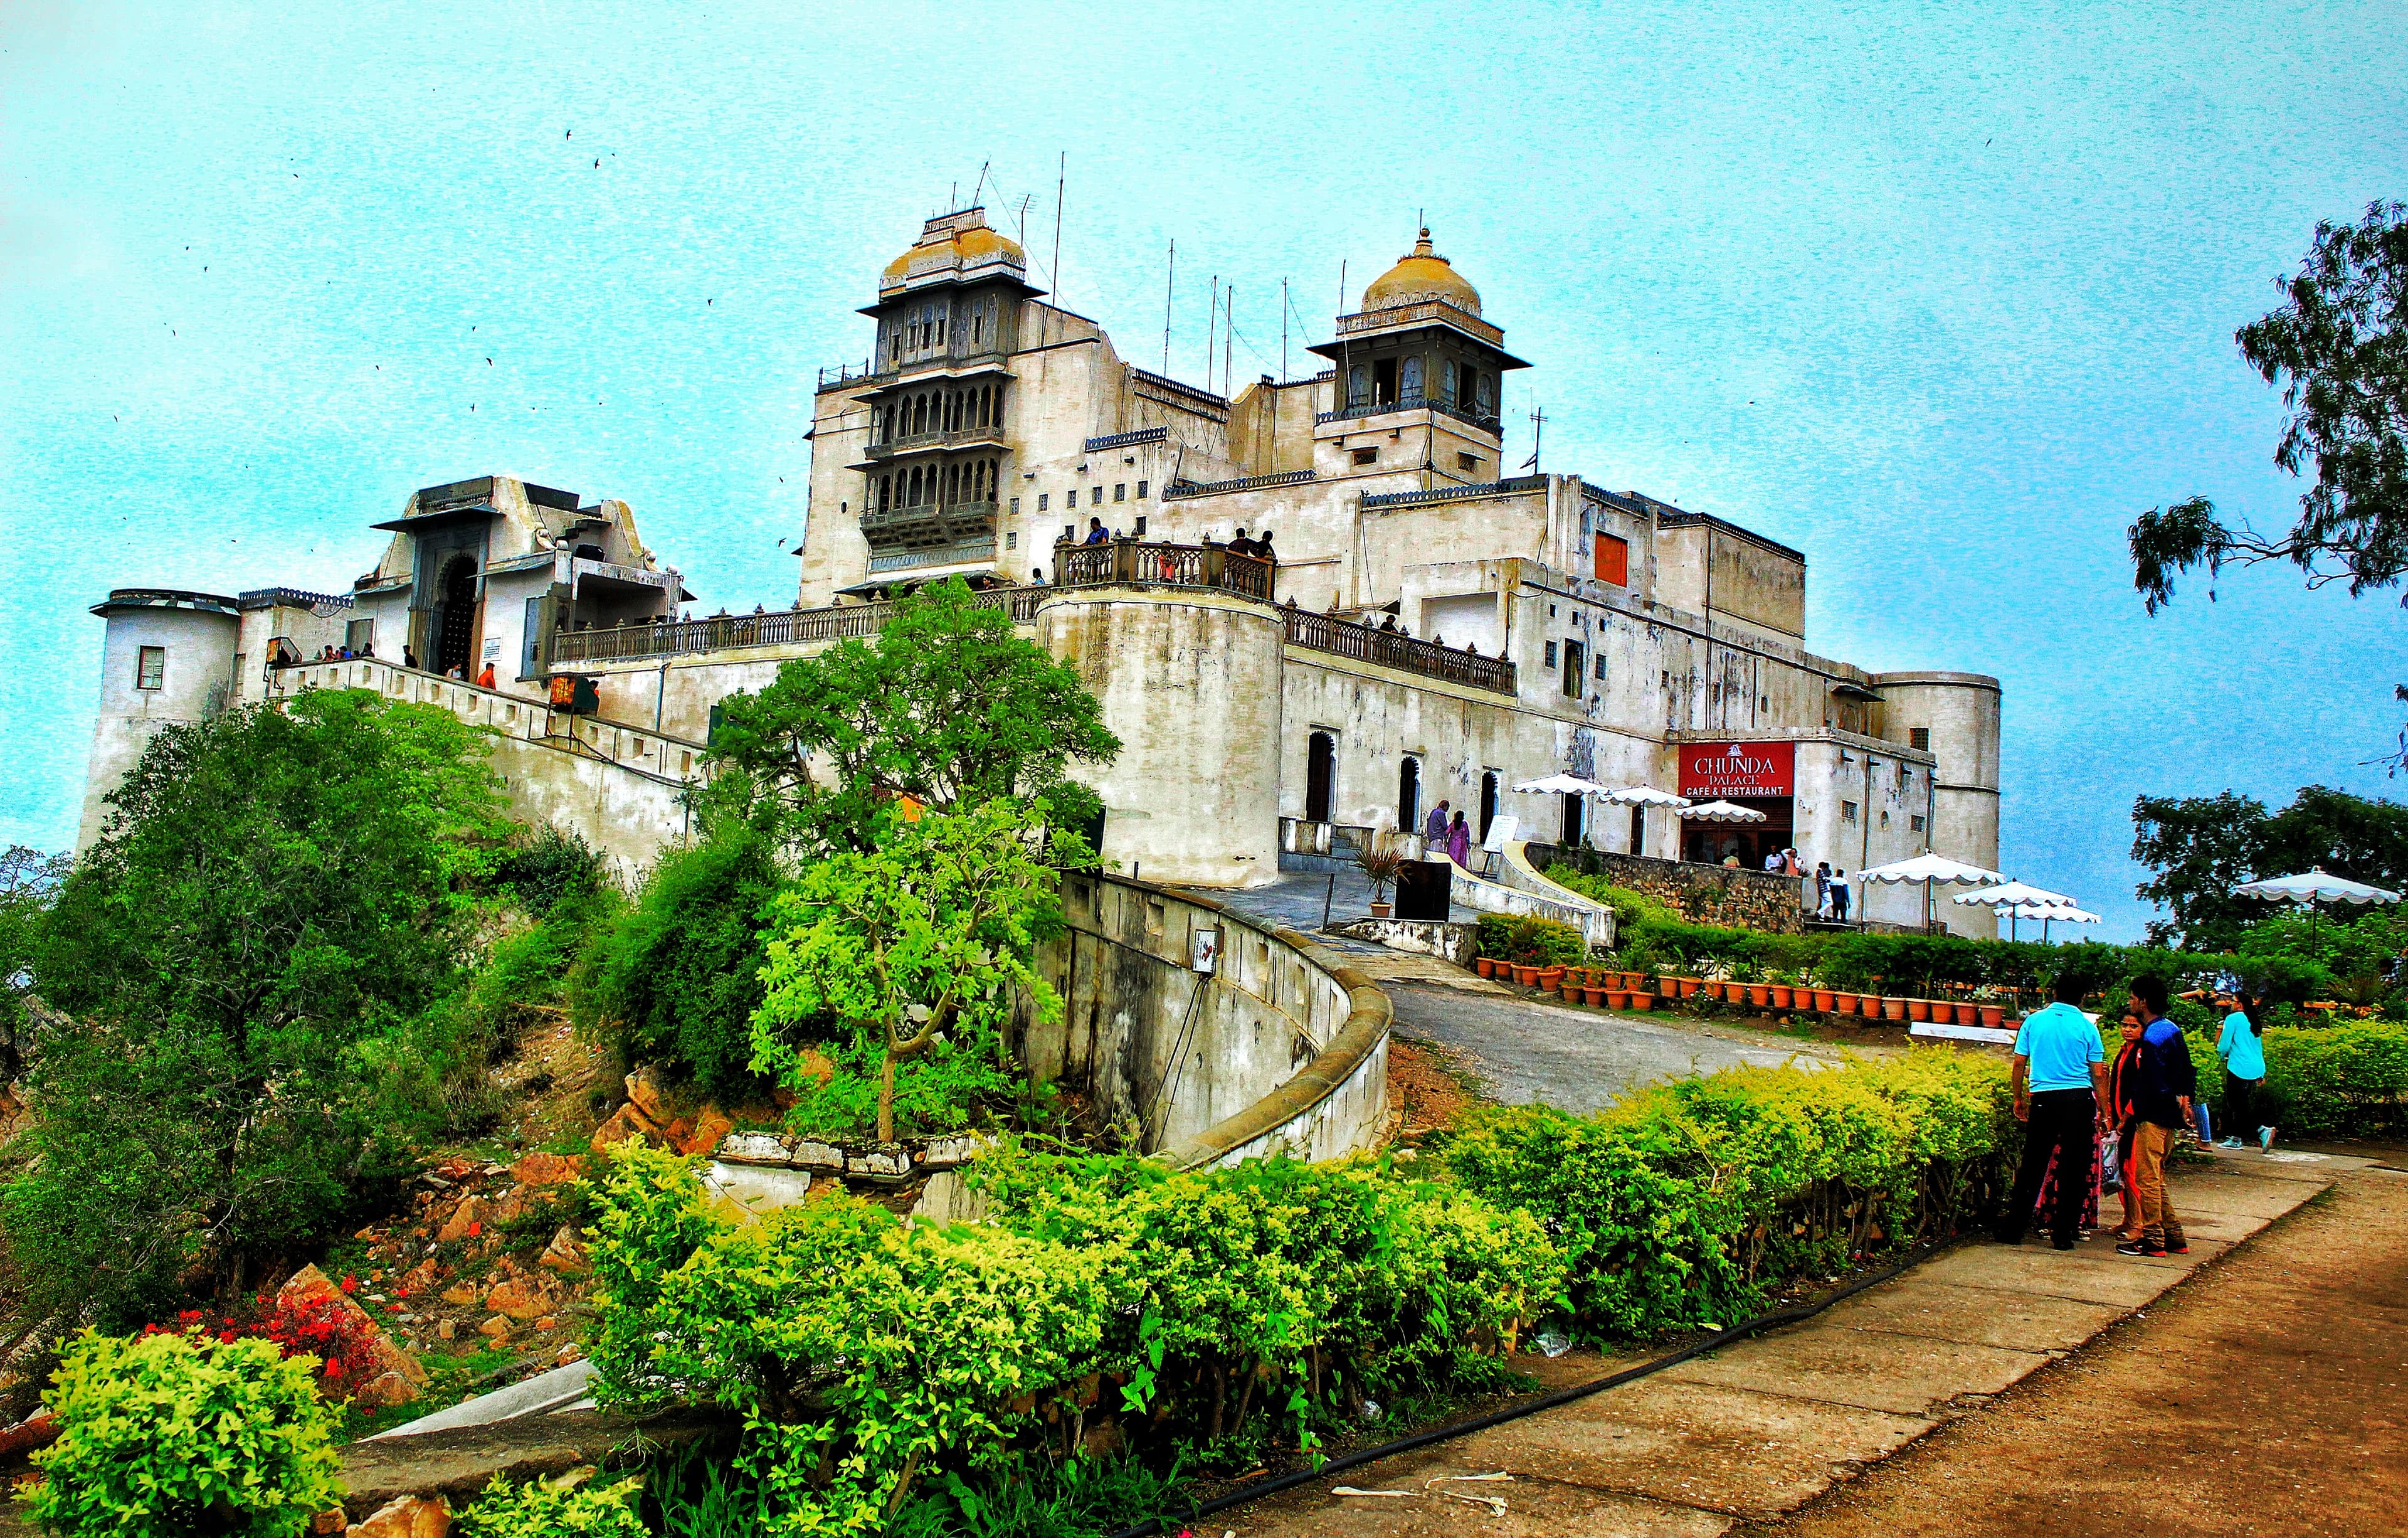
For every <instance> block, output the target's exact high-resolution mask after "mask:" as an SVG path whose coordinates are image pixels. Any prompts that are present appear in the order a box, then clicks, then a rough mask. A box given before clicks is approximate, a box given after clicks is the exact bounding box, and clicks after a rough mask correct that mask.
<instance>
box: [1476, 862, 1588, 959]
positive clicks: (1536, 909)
mask: <svg viewBox="0 0 2408 1538" xmlns="http://www.w3.org/2000/svg"><path fill="white" fill-rule="evenodd" d="M1507 849H1508V852H1509V854H1510V852H1511V849H1512V846H1511V845H1508V846H1507ZM1447 863H1448V864H1450V865H1454V864H1455V862H1454V861H1453V860H1452V859H1450V860H1449V861H1448V862H1447ZM1511 869H1512V862H1511V861H1510V860H1499V861H1498V873H1499V875H1503V874H1505V872H1507V871H1508V870H1511ZM1540 886H1544V887H1546V888H1547V890H1545V891H1540V890H1537V888H1538V887H1540ZM1455 901H1456V902H1459V903H1461V904H1462V905H1463V906H1464V907H1466V908H1470V909H1474V910H1477V911H1478V912H1480V913H1525V914H1529V915H1531V916H1533V917H1537V918H1550V919H1553V920H1555V922H1556V923H1558V924H1569V925H1570V926H1571V927H1573V928H1575V929H1578V930H1579V931H1580V932H1581V938H1582V939H1583V940H1584V941H1586V942H1587V943H1588V944H1589V945H1590V946H1591V947H1592V948H1602V949H1606V950H1611V949H1613V909H1611V908H1608V907H1606V906H1604V905H1603V904H1602V903H1596V902H1591V901H1590V900H1589V899H1588V898H1584V897H1582V896H1581V895H1580V894H1579V893H1577V892H1570V891H1566V890H1565V889H1564V888H1562V887H1560V886H1557V885H1555V883H1553V882H1540V881H1532V882H1530V883H1528V884H1526V885H1512V884H1509V883H1508V882H1507V881H1501V880H1500V881H1491V880H1490V879H1489V878H1487V877H1486V876H1483V875H1481V874H1479V873H1478V872H1476V871H1472V870H1465V869H1464V868H1463V867H1462V866H1460V865H1455Z"/></svg>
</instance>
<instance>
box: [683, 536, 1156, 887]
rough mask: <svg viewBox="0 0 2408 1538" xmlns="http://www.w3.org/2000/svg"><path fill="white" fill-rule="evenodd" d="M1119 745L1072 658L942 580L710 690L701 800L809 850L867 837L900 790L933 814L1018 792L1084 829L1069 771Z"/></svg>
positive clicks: (1057, 819)
mask: <svg viewBox="0 0 2408 1538" xmlns="http://www.w3.org/2000/svg"><path fill="white" fill-rule="evenodd" d="M1120 746H1121V745H1120V740H1119V739H1118V738H1115V737H1114V736H1113V735H1112V734H1111V732H1110V731H1108V730H1106V729H1105V727H1104V725H1103V711H1102V707H1101V706H1100V705H1099V704H1098V703H1097V700H1096V697H1094V696H1093V695H1091V694H1089V693H1088V692H1087V689H1086V686H1085V685H1084V684H1083V683H1082V682H1081V680H1080V678H1079V674H1078V670H1077V669H1076V668H1070V667H1068V666H1067V665H1066V664H1063V663H1060V662H1057V661H1055V660H1054V658H1053V657H1052V656H1051V655H1049V654H1047V653H1046V651H1045V649H1044V648H1043V647H1041V646H1039V645H1037V644H1036V643H1034V642H1032V641H1027V640H1022V639H1021V638H1019V637H1017V636H1015V635H1013V634H1012V630H1011V616H1010V615H1008V614H1006V613H1005V612H1004V611H1001V610H999V609H986V608H981V607H979V606H978V605H977V604H975V603H973V602H972V601H971V598H970V592H969V589H968V587H967V586H966V585H964V584H963V582H961V581H960V579H958V578H955V579H953V580H952V581H950V582H943V583H941V584H939V585H938V586H936V587H934V588H930V589H926V590H924V591H923V592H922V593H920V594H919V595H918V596H916V597H909V598H906V599H904V600H903V601H902V603H901V605H900V607H898V609H897V610H896V614H895V617H894V618H892V619H891V620H889V621H887V622H886V624H885V625H884V626H883V627H882V629H881V630H880V631H879V634H878V639H877V640H876V641H875V642H874V643H867V642H863V641H860V640H846V641H843V642H840V643H839V644H838V645H836V646H834V647H832V648H830V649H829V650H828V651H825V652H823V653H821V654H818V655H817V656H812V657H803V658H799V659H797V660H796V661H793V662H789V663H787V664H785V665H784V666H783V667H781V668H779V669H778V677H777V680H776V682H775V683H771V684H770V685H769V686H768V687H767V688H766V689H764V690H762V691H761V692H760V693H758V694H739V695H735V696H732V697H729V698H727V699H726V700H724V701H722V703H721V711H720V719H719V724H718V726H716V727H715V728H714V730H713V733H712V739H711V753H712V756H713V758H714V760H715V761H716V763H717V764H718V765H719V766H720V768H721V769H722V770H723V772H722V773H720V774H719V775H717V776H715V778H714V783H713V789H712V790H711V791H710V793H708V794H709V795H710V797H711V798H713V804H712V805H711V806H710V807H709V808H708V809H707V811H708V812H710V814H711V815H715V816H719V817H725V816H728V815H735V816H738V817H743V818H746V819H748V820H752V821H755V822H759V823H765V824H767V825H770V826H776V827H777V828H778V829H779V831H780V833H781V836H783V837H786V838H790V839H793V840H795V841H797V842H798V843H800V844H801V845H802V846H804V847H805V848H806V849H807V850H816V849H822V848H826V849H851V850H854V851H864V850H867V849H869V848H870V847H872V845H873V844H874V843H875V842H876V833H875V827H876V824H877V822H878V819H879V817H880V815H881V814H882V812H883V810H884V809H885V808H887V807H888V806H890V805H891V804H893V802H894V800H895V798H896V797H904V796H908V797H910V798H912V799H913V800H916V801H919V802H921V803H923V804H925V805H926V806H929V807H932V808H934V809H935V810H937V811H938V812H954V811H958V810H961V809H963V808H967V807H973V806H977V805H979V804H981V803H982V802H985V801H988V800H991V799H994V798H996V797H1011V798H1019V799H1022V800H1025V801H1028V802H1031V803H1033V804H1037V805H1039V806H1041V807H1042V808H1043V809H1044V812H1045V814H1046V816H1047V817H1048V818H1049V819H1050V820H1051V821H1052V822H1053V823H1054V825H1055V826H1068V827H1077V826H1086V825H1087V823H1088V822H1089V821H1090V820H1091V819H1092V818H1093V817H1094V815H1095V814H1096V812H1097V811H1098V810H1099V808H1100V803H1099V802H1098V801H1097V798H1096V795H1095V792H1094V791H1092V790H1090V789H1088V788H1087V787H1086V786H1084V785H1082V784H1080V783H1077V782H1076V781H1074V780H1071V779H1070V778H1068V775H1069V770H1070V767H1071V766H1072V765H1073V764H1104V763H1110V762H1111V760H1112V758H1113V757H1114V756H1116V755H1118V754H1119V752H1120ZM724 771H733V772H724Z"/></svg>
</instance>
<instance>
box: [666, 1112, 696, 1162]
mask: <svg viewBox="0 0 2408 1538" xmlns="http://www.w3.org/2000/svg"><path fill="white" fill-rule="evenodd" d="M693 1136H694V1118H693V1117H692V1116H680V1117H678V1118H677V1119H676V1120H674V1121H670V1122H665V1123H663V1124H662V1126H661V1141H662V1142H664V1143H667V1144H668V1145H669V1146H670V1147H672V1148H674V1149H676V1150H677V1151H678V1152H679V1153H681V1154H682V1153H684V1152H686V1146H685V1144H686V1140H687V1139H688V1138H691V1137H693Z"/></svg>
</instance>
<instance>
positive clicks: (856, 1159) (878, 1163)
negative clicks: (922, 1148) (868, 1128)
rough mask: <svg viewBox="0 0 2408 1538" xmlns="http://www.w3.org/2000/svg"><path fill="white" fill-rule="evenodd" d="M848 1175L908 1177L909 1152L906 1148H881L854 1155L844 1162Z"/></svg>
mask: <svg viewBox="0 0 2408 1538" xmlns="http://www.w3.org/2000/svg"><path fill="white" fill-rule="evenodd" d="M844 1171H845V1173H847V1174H849V1175H908V1174H910V1172H911V1151H910V1149H908V1148H899V1147H893V1148H881V1149H878V1150H876V1151H874V1152H871V1153H867V1154H855V1155H853V1157H851V1158H848V1159H846V1160H845V1161H844Z"/></svg>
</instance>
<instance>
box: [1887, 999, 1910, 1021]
mask: <svg viewBox="0 0 2408 1538" xmlns="http://www.w3.org/2000/svg"><path fill="white" fill-rule="evenodd" d="M1881 1003H1882V1018H1883V1019H1885V1020H1903V1019H1905V1018H1906V1000H1905V999H1899V998H1897V997H1895V996H1887V997H1885V998H1884V999H1882V1001H1881Z"/></svg>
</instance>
